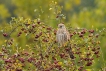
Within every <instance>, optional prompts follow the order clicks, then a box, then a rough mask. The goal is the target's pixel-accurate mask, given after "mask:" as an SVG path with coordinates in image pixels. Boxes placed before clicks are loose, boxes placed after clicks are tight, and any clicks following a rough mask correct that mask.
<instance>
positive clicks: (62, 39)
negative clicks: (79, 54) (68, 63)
mask: <svg viewBox="0 0 106 71" xmlns="http://www.w3.org/2000/svg"><path fill="white" fill-rule="evenodd" d="M56 41H57V43H58V46H59V47H64V46H67V47H69V49H70V50H69V51H68V53H69V55H70V58H72V59H74V55H73V53H72V49H71V46H69V45H70V44H67V45H65V44H66V43H68V41H70V33H69V32H68V30H67V29H66V27H65V25H64V24H63V23H60V24H58V30H57V32H56Z"/></svg>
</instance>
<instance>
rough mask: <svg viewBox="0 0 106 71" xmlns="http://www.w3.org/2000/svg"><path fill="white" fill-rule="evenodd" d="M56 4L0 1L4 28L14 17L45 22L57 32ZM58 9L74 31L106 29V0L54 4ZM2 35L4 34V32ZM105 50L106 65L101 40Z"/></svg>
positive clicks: (36, 0)
mask: <svg viewBox="0 0 106 71" xmlns="http://www.w3.org/2000/svg"><path fill="white" fill-rule="evenodd" d="M52 1H53V0H0V26H1V28H5V24H7V23H9V22H10V20H11V17H23V18H30V19H35V18H38V17H39V18H41V19H42V20H44V21H45V22H46V24H47V25H50V26H52V27H54V28H56V27H57V24H58V23H59V22H58V21H56V20H53V19H55V18H56V15H54V12H53V11H51V10H50V9H51V6H52V5H51V2H52ZM54 1H56V2H57V5H60V6H62V14H64V15H65V16H66V19H65V20H63V21H62V22H64V23H65V24H66V25H67V24H69V25H70V26H71V27H73V28H76V27H81V28H87V29H92V28H93V29H98V30H101V29H103V28H106V0H54ZM1 31H2V30H1ZM2 37H3V36H2V33H1V32H0V45H2V44H3V42H4V41H3V38H2ZM100 41H101V44H100V45H101V48H102V52H103V56H104V59H105V62H106V36H104V37H102V36H101V37H100ZM100 59H101V61H98V63H96V67H100V66H102V65H103V61H102V60H103V59H102V57H101V58H100Z"/></svg>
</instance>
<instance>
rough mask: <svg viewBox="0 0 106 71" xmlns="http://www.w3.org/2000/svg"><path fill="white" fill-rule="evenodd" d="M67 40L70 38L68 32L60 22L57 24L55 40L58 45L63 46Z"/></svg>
mask: <svg viewBox="0 0 106 71" xmlns="http://www.w3.org/2000/svg"><path fill="white" fill-rule="evenodd" d="M68 40H70V35H69V32H68V31H67V29H66V27H65V25H64V24H62V23H61V24H59V25H58V30H57V33H56V41H57V42H58V45H59V46H63V45H64V43H66V42H67V41H68Z"/></svg>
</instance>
